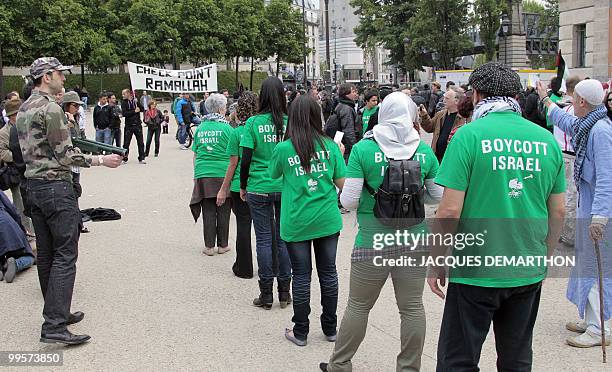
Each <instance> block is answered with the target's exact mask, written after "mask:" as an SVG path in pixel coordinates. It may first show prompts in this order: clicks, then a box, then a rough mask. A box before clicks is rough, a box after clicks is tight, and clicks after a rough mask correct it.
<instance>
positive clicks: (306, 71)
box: [302, 0, 308, 89]
mask: <svg viewBox="0 0 612 372" xmlns="http://www.w3.org/2000/svg"><path fill="white" fill-rule="evenodd" d="M302 28H303V37H304V46H303V49H304V51H303V54H304V89H307V88H308V66H307V65H306V3H305V2H304V0H302Z"/></svg>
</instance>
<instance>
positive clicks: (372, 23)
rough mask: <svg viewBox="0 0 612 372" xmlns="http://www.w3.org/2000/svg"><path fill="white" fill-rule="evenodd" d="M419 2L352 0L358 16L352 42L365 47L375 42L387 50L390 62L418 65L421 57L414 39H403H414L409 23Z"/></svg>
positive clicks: (407, 67) (410, 66) (405, 66)
mask: <svg viewBox="0 0 612 372" xmlns="http://www.w3.org/2000/svg"><path fill="white" fill-rule="evenodd" d="M418 5H419V2H417V1H405V0H380V1H376V0H352V1H351V6H353V7H354V8H355V9H356V10H355V14H356V15H358V16H359V18H360V23H359V26H357V27H356V28H355V30H354V32H355V34H356V36H357V37H356V38H355V43H357V45H359V46H360V47H361V48H363V49H365V50H366V51H368V50H371V49H373V48H374V47H375V46H376V45H382V46H383V47H384V48H385V49H388V50H389V52H390V53H389V64H393V65H397V66H400V67H401V68H402V69H403V70H404V71H410V70H415V69H419V70H420V69H421V68H422V67H421V66H423V64H424V59H423V56H422V55H421V53H419V49H415V48H414V44H413V43H409V45H405V44H404V39H405V38H409V39H411V40H414V35H413V33H412V32H411V30H410V27H408V25H410V24H411V23H412V22H414V21H415V18H414V16H415V15H416V12H417V7H418Z"/></svg>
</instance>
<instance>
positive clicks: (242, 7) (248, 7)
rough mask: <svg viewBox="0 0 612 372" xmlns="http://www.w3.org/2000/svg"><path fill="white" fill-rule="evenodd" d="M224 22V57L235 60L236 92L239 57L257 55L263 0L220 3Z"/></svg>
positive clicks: (235, 0)
mask: <svg viewBox="0 0 612 372" xmlns="http://www.w3.org/2000/svg"><path fill="white" fill-rule="evenodd" d="M221 9H222V10H223V17H224V19H225V20H226V22H225V27H224V28H223V30H224V31H225V32H224V35H223V36H224V43H225V46H226V50H225V56H226V57H227V58H231V59H234V58H235V60H236V90H237V89H238V87H239V81H238V67H239V62H240V57H252V56H255V55H259V53H260V51H259V50H257V48H258V46H259V45H260V39H261V33H260V29H259V23H260V22H261V20H262V19H263V14H264V3H263V0H225V1H224V2H222V3H221Z"/></svg>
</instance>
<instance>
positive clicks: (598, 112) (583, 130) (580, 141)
mask: <svg viewBox="0 0 612 372" xmlns="http://www.w3.org/2000/svg"><path fill="white" fill-rule="evenodd" d="M606 116H608V109H607V108H606V107H605V106H604V105H598V106H596V107H595V109H593V111H591V112H589V113H588V114H587V116H585V117H583V118H580V119H578V120H576V121H574V123H573V127H574V136H573V137H572V146H573V147H574V151H576V160H574V182H576V187H579V185H580V176H581V175H582V165H583V163H584V157H585V156H586V150H587V144H588V141H589V134H590V133H591V129H592V128H593V126H594V125H595V124H596V123H597V122H598V121H600V120H601V119H603V118H605V117H606Z"/></svg>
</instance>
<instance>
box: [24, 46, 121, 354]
mask: <svg viewBox="0 0 612 372" xmlns="http://www.w3.org/2000/svg"><path fill="white" fill-rule="evenodd" d="M71 67H72V66H63V65H62V64H61V63H60V62H59V61H58V60H57V59H56V58H53V57H42V58H39V59H37V60H36V61H34V63H32V65H31V66H30V78H31V79H32V83H33V85H34V88H33V91H32V95H31V96H30V97H29V98H28V100H26V101H25V102H24V103H23V105H21V107H20V109H19V114H18V115H17V132H18V135H19V144H20V146H21V151H22V153H23V159H24V162H25V164H26V171H25V177H26V179H27V200H28V206H27V207H26V209H27V210H28V211H29V214H30V216H31V217H32V222H33V224H34V231H35V232H36V245H37V248H38V253H37V268H38V279H39V282H40V288H41V291H42V294H43V298H44V300H45V305H44V308H43V317H44V319H45V321H44V323H43V325H42V331H41V338H40V341H41V342H47V343H64V344H70V345H75V344H80V343H83V342H86V341H87V340H89V338H90V337H89V336H87V335H74V334H72V333H71V332H70V331H68V329H67V326H68V325H69V324H74V323H77V322H79V321H81V319H83V316H84V314H83V313H81V312H77V313H74V314H71V313H70V304H71V301H72V290H73V287H74V280H75V275H76V260H77V251H78V242H79V220H80V219H81V214H80V211H79V208H78V205H77V201H76V196H75V193H74V189H73V187H72V174H71V167H72V166H79V167H85V168H87V167H90V166H96V165H104V166H107V167H109V168H116V167H117V166H119V164H121V157H120V156H119V155H105V156H101V155H100V156H91V155H86V154H82V153H81V152H80V151H79V150H78V149H76V148H75V147H73V146H72V141H71V139H70V133H69V130H68V127H67V126H66V123H65V117H64V112H63V111H62V109H61V107H60V106H59V105H58V104H57V103H56V102H55V99H54V97H55V95H56V94H57V93H59V92H61V91H62V89H63V86H64V81H65V80H66V78H65V76H64V73H63V71H65V70H69V69H70V68H71Z"/></svg>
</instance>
